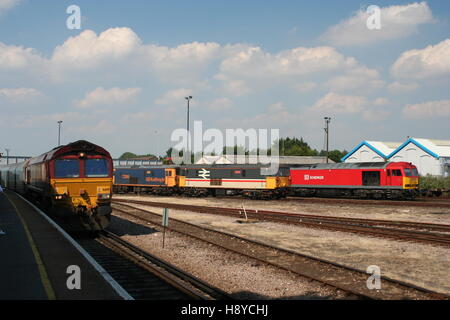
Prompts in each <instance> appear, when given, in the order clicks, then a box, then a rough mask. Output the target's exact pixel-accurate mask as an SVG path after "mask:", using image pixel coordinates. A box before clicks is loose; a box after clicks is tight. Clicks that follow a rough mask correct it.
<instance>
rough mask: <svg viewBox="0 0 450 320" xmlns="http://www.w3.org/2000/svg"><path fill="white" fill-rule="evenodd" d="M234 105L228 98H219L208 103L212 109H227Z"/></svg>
mask: <svg viewBox="0 0 450 320" xmlns="http://www.w3.org/2000/svg"><path fill="white" fill-rule="evenodd" d="M232 106H233V101H232V100H230V99H228V98H218V99H215V100H213V101H211V102H210V103H208V104H207V107H208V109H210V110H217V111H221V110H227V109H230V108H231V107H232Z"/></svg>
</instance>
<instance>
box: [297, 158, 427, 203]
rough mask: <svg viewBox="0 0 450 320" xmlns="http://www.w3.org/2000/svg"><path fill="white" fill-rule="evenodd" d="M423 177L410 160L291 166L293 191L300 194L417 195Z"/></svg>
mask: <svg viewBox="0 0 450 320" xmlns="http://www.w3.org/2000/svg"><path fill="white" fill-rule="evenodd" d="M418 183H419V177H418V172H417V168H416V167H415V166H414V165H412V164H411V163H407V162H371V163H333V164H314V165H304V166H296V167H292V168H291V193H293V194H294V195H299V196H345V197H358V198H390V199H394V198H414V197H415V195H416V192H417V188H418Z"/></svg>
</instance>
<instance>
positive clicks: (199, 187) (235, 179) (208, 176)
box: [179, 165, 289, 199]
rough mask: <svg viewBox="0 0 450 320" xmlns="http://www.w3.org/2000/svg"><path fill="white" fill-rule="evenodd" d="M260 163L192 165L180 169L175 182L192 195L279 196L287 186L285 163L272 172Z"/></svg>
mask: <svg viewBox="0 0 450 320" xmlns="http://www.w3.org/2000/svg"><path fill="white" fill-rule="evenodd" d="M268 170H269V167H267V166H262V165H212V166H205V165H194V166H186V167H182V168H181V169H180V182H179V185H180V187H181V188H182V189H183V192H186V193H188V194H191V195H194V196H205V195H214V196H216V195H243V196H247V197H250V198H254V199H270V198H281V197H284V196H285V193H286V188H287V187H288V186H289V167H280V168H279V169H278V172H277V173H276V174H270V175H269V174H264V173H265V172H267V173H268Z"/></svg>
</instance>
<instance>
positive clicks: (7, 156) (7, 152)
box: [5, 149, 10, 164]
mask: <svg viewBox="0 0 450 320" xmlns="http://www.w3.org/2000/svg"><path fill="white" fill-rule="evenodd" d="M5 151H6V164H9V151H10V149H5Z"/></svg>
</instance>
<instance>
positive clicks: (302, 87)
mask: <svg viewBox="0 0 450 320" xmlns="http://www.w3.org/2000/svg"><path fill="white" fill-rule="evenodd" d="M292 88H293V89H294V90H296V91H299V92H309V91H312V90H314V89H315V88H317V83H315V82H302V83H296V84H294V85H293V86H292Z"/></svg>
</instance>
